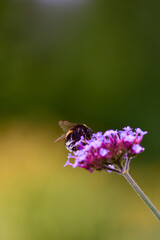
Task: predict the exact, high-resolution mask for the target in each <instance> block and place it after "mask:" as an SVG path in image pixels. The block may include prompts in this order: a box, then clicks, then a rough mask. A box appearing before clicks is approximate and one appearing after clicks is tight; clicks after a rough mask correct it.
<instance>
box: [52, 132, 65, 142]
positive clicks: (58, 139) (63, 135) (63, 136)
mask: <svg viewBox="0 0 160 240" xmlns="http://www.w3.org/2000/svg"><path fill="white" fill-rule="evenodd" d="M65 136H66V134H65V133H63V134H62V135H61V136H60V137H59V138H57V139H56V140H55V141H54V142H59V141H61V140H63V139H65Z"/></svg>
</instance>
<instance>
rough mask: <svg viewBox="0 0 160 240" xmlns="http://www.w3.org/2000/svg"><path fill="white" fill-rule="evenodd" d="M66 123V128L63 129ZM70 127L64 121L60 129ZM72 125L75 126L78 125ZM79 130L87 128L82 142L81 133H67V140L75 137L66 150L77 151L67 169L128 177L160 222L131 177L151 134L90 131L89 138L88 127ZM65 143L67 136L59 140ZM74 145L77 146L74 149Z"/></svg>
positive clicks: (139, 130) (159, 217) (155, 210)
mask: <svg viewBox="0 0 160 240" xmlns="http://www.w3.org/2000/svg"><path fill="white" fill-rule="evenodd" d="M62 123H63V125H65V126H62ZM68 123H69V122H68V121H60V126H61V127H62V129H63V130H64V131H67V130H66V124H67V125H68ZM72 125H73V126H74V125H75V124H72ZM77 126H78V127H82V126H83V128H84V127H85V131H83V132H81V133H83V134H81V135H80V137H81V138H79V137H78V138H79V139H80V140H79V139H78V141H77V136H79V135H77V134H79V132H77V131H75V130H77V129H73V127H72V129H71V131H69V132H68V133H66V135H65V137H66V136H68V134H71V136H70V137H71V139H70V142H69V146H71V147H69V148H67V147H66V148H67V149H68V150H71V151H73V153H72V154H71V153H69V154H68V161H67V162H66V164H65V166H66V165H70V166H72V167H73V168H76V167H81V168H84V169H86V170H88V171H90V172H93V171H94V170H104V171H108V172H116V173H119V174H120V175H121V176H124V178H125V179H126V180H127V181H128V183H129V184H130V185H131V187H132V188H133V189H134V190H135V192H136V193H137V194H138V195H139V196H140V197H141V199H142V200H143V201H144V202H145V203H146V204H147V206H148V207H149V208H150V209H151V211H152V212H153V214H154V215H155V216H156V217H157V219H158V220H160V212H158V210H157V209H156V207H155V206H154V205H153V203H152V202H151V201H150V200H149V198H148V197H147V196H146V195H145V194H144V192H143V191H142V190H141V188H140V187H139V186H138V185H137V183H136V182H135V181H134V180H133V178H132V177H131V176H130V174H129V164H130V160H131V159H132V158H133V157H136V156H137V155H138V154H139V153H141V152H143V151H144V148H143V147H142V146H141V145H140V143H141V141H142V139H143V136H144V135H145V134H146V133H147V132H143V131H142V130H141V129H140V128H136V129H135V131H132V128H131V127H129V126H128V127H125V128H123V130H122V131H117V130H115V131H114V130H108V131H106V132H105V133H102V132H97V133H92V131H91V130H90V129H89V130H90V131H89V135H88V137H87V135H86V131H87V129H88V127H87V126H86V125H84V124H82V125H76V128H77ZM78 129H81V128H78ZM61 139H64V135H63V136H61V137H60V138H58V141H59V140H61ZM71 140H72V141H71ZM67 143H68V142H67ZM72 143H73V145H74V146H72V145H71V144H72ZM67 146H68V145H67ZM71 158H72V159H74V163H71V162H70V161H69V160H70V159H71Z"/></svg>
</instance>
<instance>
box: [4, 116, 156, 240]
mask: <svg viewBox="0 0 160 240" xmlns="http://www.w3.org/2000/svg"><path fill="white" fill-rule="evenodd" d="M53 126H54V127H53ZM53 126H52V125H51V124H48V123H46V124H45V123H43V124H40V123H39V124H38V123H33V122H32V123H28V122H27V123H26V122H23V121H17V120H16V121H12V122H11V121H10V122H5V124H3V123H1V126H0V194H1V196H0V226H1V230H0V239H1V240H22V239H23V240H32V239H33V240H41V239H47V240H50V239H55V240H58V239H100V240H104V239H108V240H110V239H112V240H114V239H123V240H128V239H129V240H132V239H145V240H150V239H152V240H158V239H159V237H160V228H159V223H158V221H157V220H156V219H155V217H154V216H153V215H152V213H151V212H150V210H149V209H148V208H147V207H146V206H145V205H144V203H143V202H142V201H141V200H140V199H139V198H138V196H137V195H136V193H134V191H133V190H132V189H131V187H130V186H129V185H128V183H127V182H126V180H125V179H123V178H122V177H121V176H118V175H116V174H109V173H103V172H101V173H99V172H95V173H92V174H91V173H89V172H87V171H85V170H83V169H78V168H77V169H72V168H71V167H66V168H63V165H64V163H65V162H66V160H67V151H66V150H65V147H64V143H62V142H59V143H54V140H55V139H56V138H57V137H58V136H59V135H60V134H61V132H60V131H59V132H58V131H57V130H56V129H58V124H57V126H56V125H55V124H53ZM55 126H56V127H55ZM133 161H138V160H137V159H135V160H133ZM133 165H134V164H131V175H133V177H134V178H135V180H136V181H137V183H139V185H140V187H142V189H143V190H144V192H145V193H146V194H147V195H149V197H150V198H151V200H152V201H153V203H155V205H156V206H157V208H158V207H160V201H159V198H160V190H159V180H160V176H159V168H160V165H158V164H157V163H155V164H154V166H152V167H151V168H150V167H149V166H145V167H143V168H142V164H141V167H137V166H138V164H137V165H136V167H135V166H133ZM144 165H145V164H144ZM153 184H154V185H153Z"/></svg>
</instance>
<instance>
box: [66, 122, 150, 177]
mask: <svg viewBox="0 0 160 240" xmlns="http://www.w3.org/2000/svg"><path fill="white" fill-rule="evenodd" d="M146 133H147V132H143V131H142V130H141V129H140V128H136V129H135V132H134V131H132V128H130V127H125V128H123V130H122V131H117V130H115V131H114V130H108V131H106V132H105V133H102V132H97V133H94V134H93V135H92V138H91V140H86V139H85V138H84V137H82V138H81V140H80V141H79V142H77V144H76V145H77V148H78V150H77V151H75V152H73V155H72V154H70V153H69V155H68V161H67V162H66V164H65V166H66V165H70V166H72V167H73V168H75V167H81V168H85V169H86V170H88V171H90V172H93V171H94V170H105V171H115V172H119V173H122V172H123V171H124V170H127V169H128V168H129V161H130V159H132V158H133V157H135V156H136V155H137V154H139V153H141V152H143V151H144V148H143V147H141V146H140V143H141V141H142V139H143V136H144V135H145V134H146ZM71 158H72V159H74V163H71V162H70V161H69V160H70V159H71ZM124 165H125V167H124Z"/></svg>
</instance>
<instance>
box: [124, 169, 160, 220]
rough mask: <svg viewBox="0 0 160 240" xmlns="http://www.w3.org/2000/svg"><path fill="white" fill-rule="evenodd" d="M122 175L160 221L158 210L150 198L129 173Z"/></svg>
mask: <svg viewBox="0 0 160 240" xmlns="http://www.w3.org/2000/svg"><path fill="white" fill-rule="evenodd" d="M122 175H123V176H124V177H125V178H126V180H127V181H128V182H129V184H130V185H131V186H132V187H133V189H134V190H135V191H136V193H137V194H138V195H139V196H140V197H141V198H142V199H143V201H144V202H145V203H146V204H147V206H148V207H149V208H150V209H151V211H152V212H153V214H154V215H155V216H156V217H157V218H158V219H159V220H160V213H159V212H158V210H157V209H156V207H155V206H154V205H153V204H152V203H151V201H150V200H149V199H148V197H147V196H146V195H145V194H144V192H143V191H142V190H141V189H140V187H139V186H138V185H137V183H136V182H135V181H134V180H133V178H132V177H131V176H130V174H129V173H128V172H124V173H122Z"/></svg>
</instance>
